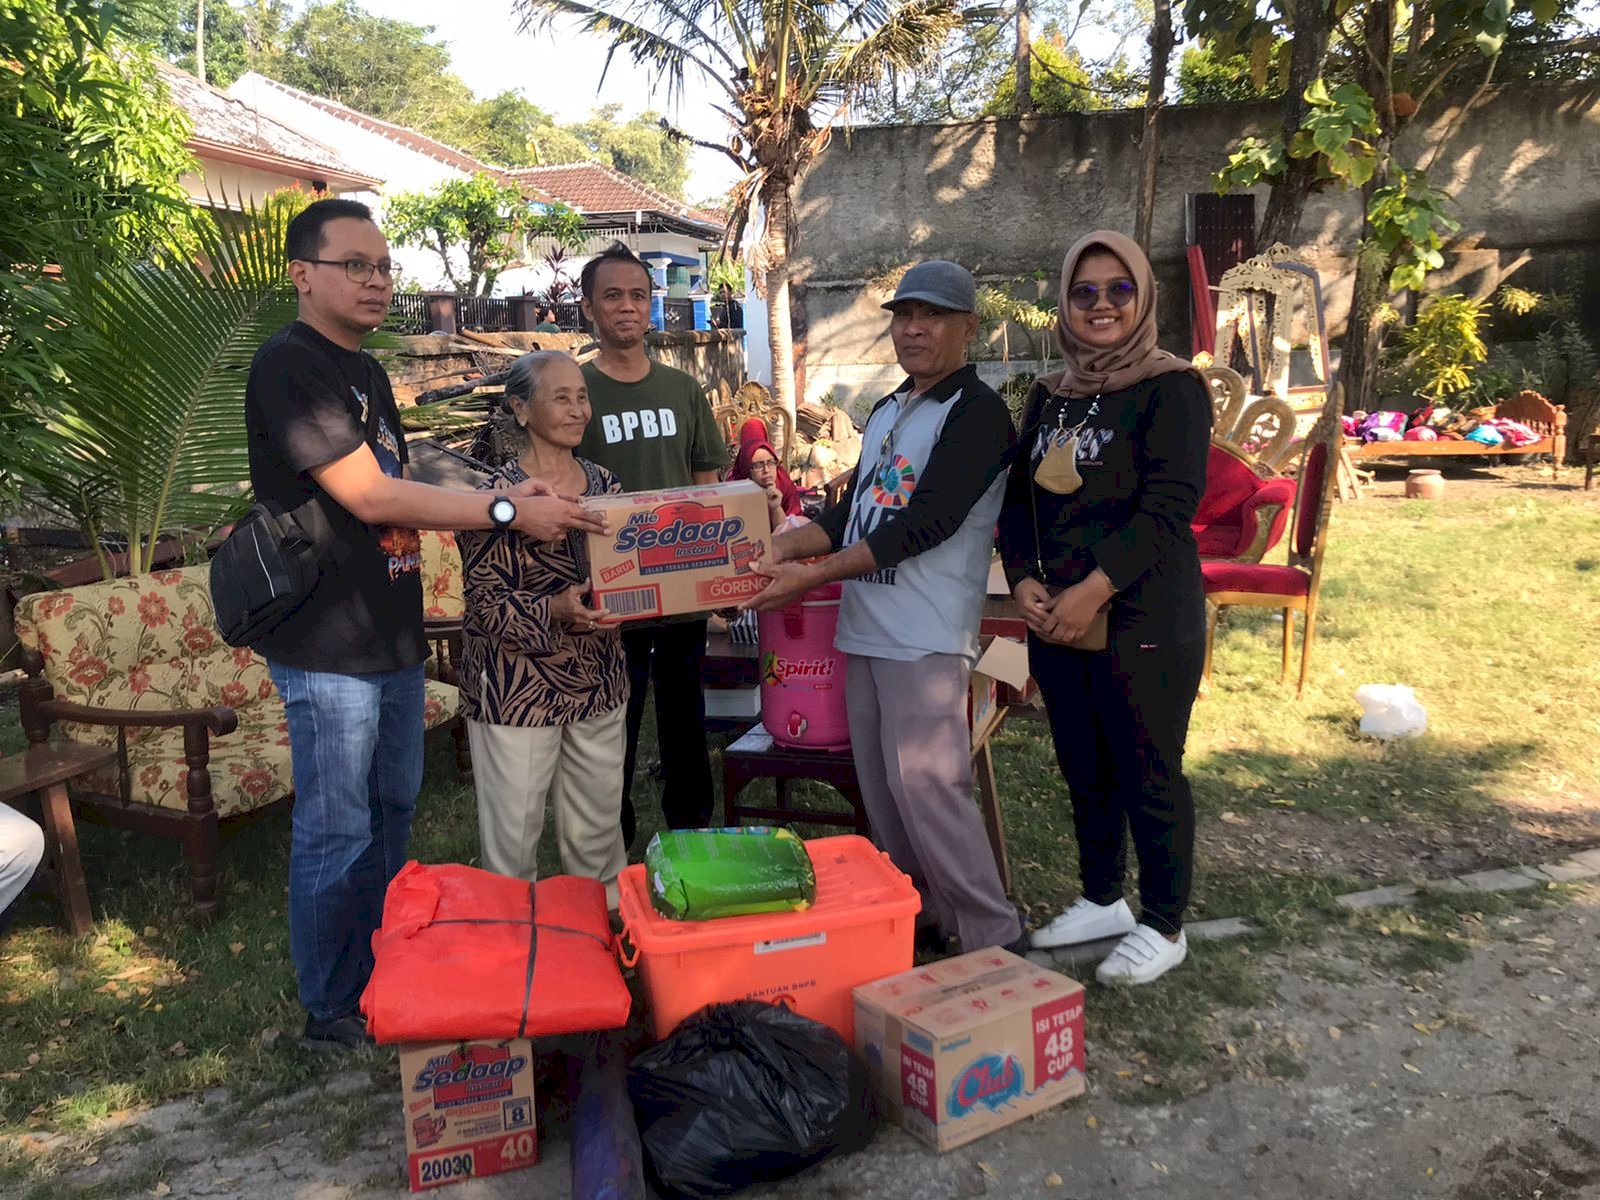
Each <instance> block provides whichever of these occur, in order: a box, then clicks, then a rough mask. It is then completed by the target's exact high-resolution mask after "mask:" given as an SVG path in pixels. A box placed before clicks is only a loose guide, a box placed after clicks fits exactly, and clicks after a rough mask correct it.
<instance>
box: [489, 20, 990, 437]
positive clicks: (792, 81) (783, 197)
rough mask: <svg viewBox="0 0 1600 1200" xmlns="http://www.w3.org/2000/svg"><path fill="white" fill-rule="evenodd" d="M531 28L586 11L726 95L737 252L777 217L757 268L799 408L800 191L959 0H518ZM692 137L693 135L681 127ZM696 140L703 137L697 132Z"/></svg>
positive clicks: (642, 57)
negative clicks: (846, 123)
mask: <svg viewBox="0 0 1600 1200" xmlns="http://www.w3.org/2000/svg"><path fill="white" fill-rule="evenodd" d="M513 3H514V5H515V7H516V9H517V11H519V12H520V13H521V14H522V17H523V26H524V28H527V27H528V26H529V25H532V24H535V23H537V24H540V25H543V26H548V25H549V23H550V22H551V21H553V20H554V19H555V18H556V17H560V16H575V17H577V18H578V19H579V25H580V27H581V28H582V29H583V30H584V31H585V32H588V33H594V34H598V35H599V36H601V37H604V38H606V39H607V40H608V41H610V43H611V50H610V53H611V54H613V55H614V54H616V53H617V52H618V51H621V52H623V53H625V54H627V55H628V56H629V57H630V58H632V59H633V60H634V61H635V62H637V63H640V64H641V65H644V66H647V67H650V68H652V69H654V70H655V71H656V72H657V73H658V74H659V75H660V76H661V77H663V78H664V79H665V80H666V81H667V84H668V89H669V93H675V92H677V91H679V90H681V88H682V86H683V80H684V75H685V74H686V72H688V71H689V70H690V69H693V70H696V71H698V72H699V73H700V74H701V75H703V76H704V77H705V78H706V79H707V80H709V81H710V82H711V83H712V84H713V85H714V86H715V87H717V88H719V89H720V90H721V91H722V93H723V95H724V96H725V97H726V103H725V104H718V105H717V106H716V108H717V111H718V112H719V113H720V114H721V115H722V116H723V117H724V118H726V120H727V121H728V124H729V125H730V126H731V136H730V138H729V140H728V143H727V144H726V145H717V144H708V143H703V142H700V143H696V144H698V145H702V146H705V147H706V148H707V149H711V150H715V151H717V152H719V153H721V154H725V155H726V156H727V157H728V158H730V159H732V160H733V162H734V163H735V164H736V165H737V166H738V167H739V170H740V172H741V175H742V178H741V179H740V180H739V182H738V183H737V184H736V185H735V186H734V189H733V191H732V193H731V194H730V197H729V200H730V206H731V211H730V213H729V225H728V234H727V240H726V243H725V250H726V251H727V252H728V253H731V254H737V253H738V251H739V247H740V245H741V243H742V242H743V240H744V234H745V230H746V228H747V227H748V226H749V225H750V223H751V222H752V220H753V219H755V218H756V215H757V213H758V211H759V212H760V213H761V214H763V215H764V217H765V226H764V228H763V232H762V235H761V241H760V244H759V246H758V248H757V253H756V254H755V255H754V256H752V257H753V260H754V262H753V269H752V275H753V276H754V277H755V280H756V282H757V283H758V285H759V284H763V283H764V285H765V287H764V290H765V292H766V299H767V331H768V337H769V339H770V341H771V345H772V384H773V392H774V393H775V394H776V396H777V398H778V399H779V400H780V401H781V402H782V404H783V405H784V406H785V407H786V408H787V409H788V410H789V411H790V412H791V413H792V412H793V411H794V405H795V399H796V397H795V394H794V339H793V335H792V332H791V329H790V324H789V255H790V250H791V247H792V242H793V234H794V212H793V205H792V203H791V195H792V191H793V188H794V185H795V183H796V181H797V180H799V178H800V177H801V176H802V175H803V174H804V173H805V170H806V168H807V167H808V166H809V165H810V164H811V162H812V160H813V159H815V158H816V156H817V154H818V153H819V152H820V151H821V150H822V148H823V147H824V146H825V145H826V144H827V142H828V135H829V132H830V130H831V129H832V127H833V125H834V123H835V122H836V121H838V120H839V119H840V118H841V117H843V116H844V115H845V113H846V111H847V110H848V108H849V106H850V103H851V101H852V100H853V99H855V98H856V97H857V96H859V95H860V94H861V93H862V91H863V90H865V89H866V88H868V87H870V86H872V85H873V84H876V83H877V82H879V81H880V80H881V79H882V78H883V77H884V75H885V74H886V73H887V72H889V71H891V70H909V69H912V68H914V67H916V66H918V65H920V64H921V63H923V62H924V61H926V60H927V58H928V57H929V56H930V55H931V54H933V53H934V52H935V51H937V50H938V48H939V47H940V46H942V45H943V44H944V40H945V37H946V35H947V34H948V33H949V32H950V31H951V30H952V29H954V28H955V27H956V25H957V24H959V21H960V16H959V13H958V12H957V9H956V3H955V0H854V2H853V3H848V4H836V3H832V2H830V0H594V2H593V3H584V2H583V0H513ZM678 136H680V137H681V136H684V135H681V134H680V135H678ZM689 140H693V139H689Z"/></svg>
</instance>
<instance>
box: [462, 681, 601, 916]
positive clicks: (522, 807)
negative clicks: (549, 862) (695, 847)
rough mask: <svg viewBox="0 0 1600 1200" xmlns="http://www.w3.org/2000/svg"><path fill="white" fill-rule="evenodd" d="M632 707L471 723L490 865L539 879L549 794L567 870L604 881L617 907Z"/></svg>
mask: <svg viewBox="0 0 1600 1200" xmlns="http://www.w3.org/2000/svg"><path fill="white" fill-rule="evenodd" d="M626 708H627V706H626V705H618V706H617V707H616V708H614V709H612V710H611V711H610V712H608V713H606V714H604V715H603V716H599V717H591V718H590V719H589V720H587V721H574V722H572V723H571V724H568V725H549V726H536V727H531V728H524V727H521V726H516V725H488V724H485V723H483V722H481V721H468V722H467V738H468V740H469V741H470V743H471V746H472V778H473V784H474V786H475V788H476V790H477V793H478V840H479V842H480V844H481V845H482V847H483V866H484V869H485V870H489V871H493V872H495V873H496V874H499V875H512V876H515V877H517V878H519V879H527V880H533V879H537V878H538V875H539V836H540V834H542V833H543V832H544V809H545V800H546V798H547V797H548V798H550V799H553V800H554V801H555V811H556V839H557V842H558V844H559V845H560V848H561V868H562V870H564V871H565V872H566V873H567V874H568V875H581V876H584V877H585V878H588V879H598V880H599V881H600V882H601V883H603V884H605V886H606V904H607V906H608V907H610V908H616V906H617V874H618V873H619V872H620V871H621V870H622V868H623V867H624V866H626V865H627V861H628V852H627V847H626V846H624V845H623V843H622V826H621V824H620V814H621V810H622V756H623V752H624V751H625V750H626V748H627V747H626V740H625V730H624V726H623V716H624V713H625V712H626Z"/></svg>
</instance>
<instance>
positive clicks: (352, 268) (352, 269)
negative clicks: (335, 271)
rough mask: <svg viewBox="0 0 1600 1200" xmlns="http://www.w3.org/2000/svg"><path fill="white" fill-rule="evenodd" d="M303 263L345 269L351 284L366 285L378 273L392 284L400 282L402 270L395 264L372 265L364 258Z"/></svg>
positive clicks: (308, 259) (323, 259)
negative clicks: (374, 273)
mask: <svg viewBox="0 0 1600 1200" xmlns="http://www.w3.org/2000/svg"><path fill="white" fill-rule="evenodd" d="M300 261H301V262H308V263H317V264H318V265H319V266H324V267H343V268H344V273H345V277H346V278H347V279H349V280H350V282H351V283H365V282H366V281H367V280H369V279H371V278H372V273H373V272H374V271H376V272H377V273H378V274H379V275H382V276H383V277H384V278H385V279H387V280H389V281H390V282H395V281H398V280H399V278H400V268H399V267H397V266H395V265H394V264H393V263H371V262H368V261H367V260H366V259H364V258H302V259H301V260H300Z"/></svg>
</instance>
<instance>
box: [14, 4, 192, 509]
mask: <svg viewBox="0 0 1600 1200" xmlns="http://www.w3.org/2000/svg"><path fill="white" fill-rule="evenodd" d="M112 17H113V14H112V13H111V12H109V11H108V10H107V9H105V8H104V7H103V6H101V5H100V4H98V3H96V2H95V0H8V2H7V3H6V4H5V5H4V6H3V7H0V64H4V68H5V69H0V162H4V163H5V169H4V170H3V171H0V211H3V212H4V213H5V218H4V220H0V492H13V493H14V492H15V490H16V488H17V486H18V482H19V468H20V467H22V466H23V465H25V464H27V463H29V462H30V461H36V460H39V459H40V458H41V457H43V456H46V455H48V454H50V453H51V452H52V448H53V447H54V446H55V445H56V443H55V441H54V440H53V438H52V435H51V434H50V432H49V430H48V429H46V428H45V427H44V426H43V425H42V424H41V423H40V421H39V415H40V414H41V413H43V412H47V411H49V410H50V409H51V407H52V406H53V404H54V403H55V397H56V394H57V392H58V389H59V387H60V385H61V382H62V378H63V376H62V367H61V360H62V356H63V354H64V352H65V351H66V350H67V349H68V348H69V346H70V344H71V342H72V340H73V335H72V331H71V330H70V329H68V328H65V327H63V326H61V325H60V324H59V323H56V322H55V321H53V320H52V319H51V318H49V317H47V316H46V315H44V314H41V313H40V312H39V310H38V309H37V307H36V306H34V305H32V304H30V303H28V298H29V297H30V295H32V294H33V293H34V292H35V290H36V289H38V288H40V287H42V286H46V284H45V281H44V279H43V276H44V274H45V272H46V270H47V268H49V267H50V266H52V265H54V264H63V263H65V261H66V260H67V258H68V256H69V255H70V254H72V253H74V252H76V253H80V254H82V255H87V256H88V260H89V261H91V262H92V263H93V264H94V268H95V269H103V270H112V269H116V268H118V267H120V266H121V265H122V264H125V263H127V262H130V261H134V260H137V259H138V258H140V257H141V256H143V255H146V254H149V253H152V252H154V251H156V250H157V249H159V248H160V247H162V246H167V245H175V244H176V245H181V244H185V243H186V241H187V238H188V236H189V233H190V228H191V222H192V219H193V209H192V207H191V206H190V204H189V199H188V196H187V195H186V194H185V192H184V190H183V188H182V187H181V186H179V183H178V179H179V176H180V175H181V174H182V173H183V171H184V170H186V169H187V168H188V167H189V165H190V164H191V163H192V161H193V160H192V158H191V157H190V155H189V152H188V150H187V149H186V148H185V145H184V143H185V141H186V139H187V137H188V134H189V126H188V123H187V122H186V121H185V119H184V117H183V115H182V114H181V113H179V112H178V111H177V110H176V109H175V108H174V107H173V105H172V104H171V102H170V101H169V99H168V97H167V93H166V89H165V87H164V86H163V85H162V83H161V81H160V79H159V78H158V77H157V75H156V71H155V68H154V66H153V64H152V63H151V62H150V61H149V59H148V58H146V57H144V56H142V55H141V54H139V53H138V52H137V50H136V49H130V48H129V47H126V46H125V45H124V44H123V43H122V42H121V41H120V39H119V36H118V34H117V31H116V29H115V27H114V25H113V20H112Z"/></svg>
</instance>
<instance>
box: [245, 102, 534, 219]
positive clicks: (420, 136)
mask: <svg viewBox="0 0 1600 1200" xmlns="http://www.w3.org/2000/svg"><path fill="white" fill-rule="evenodd" d="M246 79H249V80H250V82H251V83H254V84H257V85H260V86H264V87H270V88H274V89H276V90H277V91H279V92H282V93H283V94H284V95H286V96H293V97H294V98H295V99H296V100H299V101H300V102H301V103H302V104H309V105H310V106H311V107H313V108H317V109H321V110H322V111H323V112H325V113H328V114H329V115H331V116H335V117H338V118H339V119H340V120H342V121H348V122H349V123H350V124H352V125H355V126H357V127H359V128H361V129H365V130H367V131H369V132H371V133H376V134H378V135H379V136H380V137H385V138H388V139H389V140H390V141H391V142H395V143H397V144H399V145H401V146H404V147H406V148H407V149H408V150H415V151H416V152H417V153H418V154H425V155H427V156H428V157H429V158H432V159H436V160H437V161H439V162H442V163H447V164H448V165H450V166H452V167H456V168H458V169H460V170H462V171H468V172H471V173H474V174H476V173H477V172H480V171H481V172H483V173H484V174H486V175H492V176H494V177H495V178H497V179H504V180H508V181H511V182H514V183H517V184H519V185H520V186H521V187H522V190H523V193H524V195H526V196H527V197H528V199H530V200H545V201H548V200H550V199H552V198H553V197H551V196H548V195H546V194H545V193H544V192H543V191H542V190H541V189H540V188H539V187H538V185H537V184H535V183H533V182H532V181H528V180H523V179H521V178H520V174H521V173H520V172H515V171H507V170H506V169H505V168H504V167H496V166H492V165H491V164H489V163H486V162H483V161H482V160H481V159H477V158H474V157H473V156H472V155H470V154H468V153H467V152H466V151H465V150H457V149H456V148H455V147H454V146H447V145H445V144H444V143H443V142H441V141H437V140H435V139H434V138H431V137H429V136H428V135H427V134H425V133H418V132H417V131H416V130H415V129H409V128H407V127H406V126H404V125H396V124H394V123H393V122H391V121H380V120H379V119H378V118H377V117H369V116H368V115H367V114H366V113H364V112H357V111H356V110H355V109H353V108H350V107H349V106H347V105H344V104H340V103H339V102H338V101H337V100H329V99H328V98H327V97H325V96H314V95H312V94H311V93H310V92H302V91H301V90H300V89H299V88H296V87H290V86H289V85H288V84H287V83H280V82H278V81H277V80H276V79H269V78H267V76H265V75H260V74H257V73H255V72H253V71H252V72H250V73H249V74H248V75H244V76H241V77H240V78H239V80H238V82H236V83H235V84H234V86H235V87H238V86H239V84H240V83H243V82H244V81H245V80H246Z"/></svg>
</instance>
